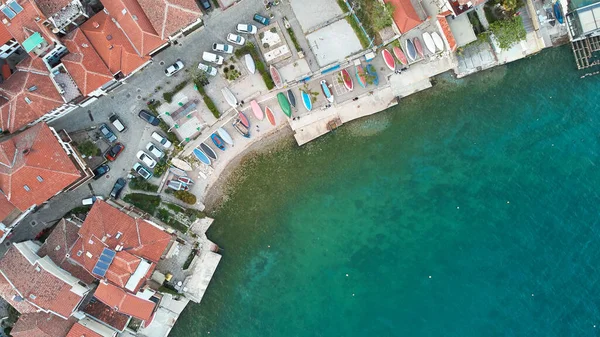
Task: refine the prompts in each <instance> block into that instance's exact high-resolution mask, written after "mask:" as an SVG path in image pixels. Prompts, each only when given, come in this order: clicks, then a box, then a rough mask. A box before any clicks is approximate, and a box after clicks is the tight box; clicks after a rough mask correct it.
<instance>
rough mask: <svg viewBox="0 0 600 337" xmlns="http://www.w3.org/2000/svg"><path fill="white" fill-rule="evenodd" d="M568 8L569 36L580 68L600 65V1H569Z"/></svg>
mask: <svg viewBox="0 0 600 337" xmlns="http://www.w3.org/2000/svg"><path fill="white" fill-rule="evenodd" d="M561 8H562V9H563V10H565V9H566V11H568V12H567V15H566V16H565V17H566V21H567V24H568V27H569V38H570V40H571V47H572V49H573V54H574V55H575V62H576V64H577V68H578V69H586V68H591V67H594V66H597V65H600V1H596V2H592V1H582V0H578V1H569V2H568V4H567V5H563V6H562V7H561Z"/></svg>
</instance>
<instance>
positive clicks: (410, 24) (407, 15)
mask: <svg viewBox="0 0 600 337" xmlns="http://www.w3.org/2000/svg"><path fill="white" fill-rule="evenodd" d="M384 1H385V3H389V4H392V6H394V13H393V15H392V17H393V18H394V22H395V23H396V26H398V29H399V30H400V32H402V33H406V32H408V31H409V30H411V29H413V28H415V27H416V26H418V25H420V24H421V22H423V20H421V18H420V17H419V15H418V14H417V12H416V11H415V8H414V7H413V5H412V2H411V1H410V0H384Z"/></svg>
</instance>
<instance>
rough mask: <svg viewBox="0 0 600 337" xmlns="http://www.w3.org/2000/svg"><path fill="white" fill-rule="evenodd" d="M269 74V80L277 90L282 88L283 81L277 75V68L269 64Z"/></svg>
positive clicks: (279, 75)
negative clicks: (270, 79)
mask: <svg viewBox="0 0 600 337" xmlns="http://www.w3.org/2000/svg"><path fill="white" fill-rule="evenodd" d="M269 72H270V73H271V78H272V79H273V83H275V86H276V87H277V89H281V88H283V79H282V78H281V74H279V70H277V68H275V66H273V65H272V64H271V67H269Z"/></svg>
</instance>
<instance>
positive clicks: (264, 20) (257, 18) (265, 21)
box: [253, 14, 271, 26]
mask: <svg viewBox="0 0 600 337" xmlns="http://www.w3.org/2000/svg"><path fill="white" fill-rule="evenodd" d="M253 19H254V21H256V22H258V23H262V24H263V25H265V26H268V25H269V22H271V20H269V18H266V17H264V16H262V15H260V14H254V18H253Z"/></svg>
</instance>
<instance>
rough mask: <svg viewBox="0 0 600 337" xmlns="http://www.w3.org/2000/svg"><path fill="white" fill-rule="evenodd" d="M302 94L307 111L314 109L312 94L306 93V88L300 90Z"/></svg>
mask: <svg viewBox="0 0 600 337" xmlns="http://www.w3.org/2000/svg"><path fill="white" fill-rule="evenodd" d="M300 96H302V103H303V104H304V107H305V108H306V110H307V111H311V110H312V100H311V99H310V95H309V94H308V93H306V91H304V90H300Z"/></svg>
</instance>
